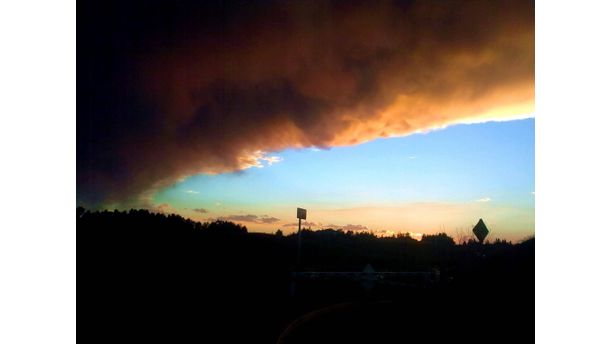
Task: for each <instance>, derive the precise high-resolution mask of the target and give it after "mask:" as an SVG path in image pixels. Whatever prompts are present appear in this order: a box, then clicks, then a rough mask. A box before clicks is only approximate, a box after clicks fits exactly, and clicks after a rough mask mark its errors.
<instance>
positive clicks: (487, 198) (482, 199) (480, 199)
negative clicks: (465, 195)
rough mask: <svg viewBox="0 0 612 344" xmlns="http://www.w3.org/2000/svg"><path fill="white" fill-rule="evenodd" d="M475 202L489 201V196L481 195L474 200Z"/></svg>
mask: <svg viewBox="0 0 612 344" xmlns="http://www.w3.org/2000/svg"><path fill="white" fill-rule="evenodd" d="M476 202H491V198H490V197H483V198H479V199H477V200H476Z"/></svg>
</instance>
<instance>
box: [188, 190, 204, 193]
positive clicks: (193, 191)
mask: <svg viewBox="0 0 612 344" xmlns="http://www.w3.org/2000/svg"><path fill="white" fill-rule="evenodd" d="M185 193H188V194H199V193H200V192H199V191H195V190H185Z"/></svg>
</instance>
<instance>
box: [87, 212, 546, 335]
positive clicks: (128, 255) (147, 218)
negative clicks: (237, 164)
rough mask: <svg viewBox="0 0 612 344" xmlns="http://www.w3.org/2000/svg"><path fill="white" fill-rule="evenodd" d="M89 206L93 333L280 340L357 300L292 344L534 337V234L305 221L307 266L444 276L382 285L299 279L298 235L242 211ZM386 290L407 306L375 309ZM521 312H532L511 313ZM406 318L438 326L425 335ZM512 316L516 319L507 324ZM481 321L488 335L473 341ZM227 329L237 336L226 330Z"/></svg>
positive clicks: (89, 313)
mask: <svg viewBox="0 0 612 344" xmlns="http://www.w3.org/2000/svg"><path fill="white" fill-rule="evenodd" d="M76 215H77V216H76V221H77V240H78V269H79V274H78V286H79V292H78V295H79V302H78V303H77V305H78V314H79V315H80V316H81V319H82V320H80V321H79V323H80V327H81V329H83V330H85V331H83V332H82V333H86V334H85V335H83V336H82V337H86V338H82V339H83V340H84V341H86V342H94V343H97V342H100V343H103V342H109V341H115V339H116V338H117V337H118V336H120V338H121V341H128V342H129V341H138V342H141V341H145V340H156V341H157V340H168V341H171V342H186V341H187V342H194V341H199V340H202V341H206V340H208V341H209V342H224V343H225V342H228V343H229V342H245V343H274V342H275V341H276V340H277V338H278V337H279V336H280V334H281V333H282V332H283V331H285V330H286V328H287V326H288V325H289V324H290V323H291V322H292V321H294V320H295V319H296V318H299V317H300V316H302V315H303V314H305V313H308V312H312V311H315V310H317V309H321V308H325V307H326V306H329V305H332V304H338V303H343V302H349V303H351V304H360V305H361V304H364V302H366V303H367V305H368V306H367V307H366V308H360V309H352V310H350V311H347V310H344V311H340V314H343V315H342V316H339V317H337V318H333V317H332V318H330V319H333V320H329V321H331V322H332V323H333V324H334V325H333V328H331V329H330V328H328V327H326V326H330V325H329V321H327V322H325V321H323V322H321V324H323V325H321V324H319V323H317V322H312V321H311V322H306V323H309V324H318V325H301V328H300V329H298V330H294V331H293V334H289V335H287V334H286V333H285V335H284V336H283V338H284V342H313V341H315V342H321V338H322V337H324V338H326V340H330V341H331V340H332V339H333V340H340V341H345V340H349V339H350V336H349V337H347V331H348V332H350V331H352V330H351V329H355V328H361V329H368V328H369V329H371V331H366V332H367V333H360V332H356V333H355V334H354V338H353V339H362V340H363V339H365V338H369V337H368V336H374V337H372V340H378V341H379V342H384V341H381V340H382V339H383V338H388V339H390V340H396V339H398V338H400V339H406V340H409V339H427V340H429V341H432V340H433V342H435V335H426V334H427V333H428V332H427V331H425V330H427V329H429V327H428V326H433V325H431V324H434V323H437V324H438V325H439V326H444V327H445V328H447V329H448V330H452V331H454V332H456V334H455V335H456V336H464V338H466V339H470V340H472V341H473V342H474V341H476V342H479V341H480V340H484V339H487V340H492V339H494V338H492V337H490V336H493V335H495V333H496V332H497V331H498V330H499V331H506V332H508V331H509V332H508V333H506V335H505V337H506V338H511V339H512V338H513V339H516V340H521V341H525V339H527V340H528V341H529V340H532V339H531V338H532V333H533V321H532V319H533V307H534V303H533V288H534V245H535V239H533V238H532V239H529V240H525V241H523V242H521V243H518V244H512V243H510V242H506V241H500V240H497V241H495V242H493V243H489V244H484V245H481V244H479V243H477V242H475V241H473V240H472V241H469V242H468V243H465V244H461V245H457V244H455V242H454V241H453V239H452V238H451V237H449V236H448V235H446V234H445V233H440V234H436V235H424V236H423V238H422V240H421V241H417V240H415V239H413V238H411V237H410V236H408V235H396V236H394V237H377V236H375V235H374V234H372V233H368V232H344V231H340V230H334V229H325V230H318V231H310V230H304V231H303V232H302V238H301V240H302V254H301V265H300V267H299V270H305V271H361V270H363V268H364V266H366V265H367V264H370V265H371V266H372V267H373V268H374V269H375V270H376V271H425V272H431V271H435V272H436V273H437V274H439V280H438V282H437V283H436V284H435V285H425V286H424V285H407V284H402V283H400V284H398V285H396V286H394V285H393V284H391V286H388V285H384V284H383V283H380V284H377V285H376V286H375V287H374V288H373V289H372V290H364V288H362V287H361V285H360V284H359V281H352V280H333V279H332V280H331V281H320V282H319V281H316V280H315V281H309V282H305V283H302V282H300V281H298V283H297V288H294V289H292V285H293V282H294V281H295V279H294V275H293V272H294V271H296V269H297V266H296V259H297V251H296V248H297V236H296V235H295V233H293V234H290V235H286V236H285V235H282V233H276V234H265V233H249V232H248V230H247V228H246V227H245V226H242V225H240V224H236V223H232V222H228V221H214V222H204V223H202V222H196V221H192V220H190V219H186V218H183V217H181V216H178V215H174V214H173V215H166V214H160V213H153V212H150V211H148V210H129V211H88V210H86V209H84V208H81V207H79V208H77V214H76ZM294 286H295V285H294ZM381 300H386V301H390V300H391V301H392V302H391V303H388V304H387V303H385V305H393V306H392V307H391V308H389V307H390V306H385V307H386V308H384V307H383V308H375V309H372V306H371V305H372V304H374V305H378V303H376V302H378V301H381ZM374 301H376V302H374ZM386 301H385V302H386ZM373 302H374V303H373ZM376 307H378V306H376ZM364 309H367V311H364ZM342 312H344V313H342ZM347 312H348V313H347ZM364 312H365V313H364ZM517 312H518V313H519V317H515V316H511V314H514V313H517ZM482 314H484V315H485V316H483V315H482ZM374 315H376V316H374ZM426 320H430V321H431V323H430V322H428V321H426ZM404 322H411V323H412V324H413V325H415V324H419V326H420V327H421V330H422V331H425V332H421V333H420V334H417V333H415V331H414V329H409V328H407V327H406V326H407V324H405V323H404ZM504 322H507V323H508V324H510V323H511V324H512V326H511V329H510V328H504V327H503V326H502V327H500V324H503V323H504ZM362 323H363V324H362ZM359 324H361V325H359ZM309 326H310V327H309ZM291 328H293V327H291ZM343 328H345V330H344V331H340V330H339V329H343ZM431 328H433V327H431ZM470 328H477V330H474V331H477V333H480V336H475V337H472V336H471V332H470ZM306 329H307V330H306ZM336 332H337V333H336ZM296 333H297V334H299V335H296ZM334 333H336V335H338V336H340V337H337V338H336V337H334ZM351 333H352V332H351ZM484 334H488V335H484ZM217 336H222V337H221V338H223V339H222V340H212V338H217ZM465 336H467V337H465Z"/></svg>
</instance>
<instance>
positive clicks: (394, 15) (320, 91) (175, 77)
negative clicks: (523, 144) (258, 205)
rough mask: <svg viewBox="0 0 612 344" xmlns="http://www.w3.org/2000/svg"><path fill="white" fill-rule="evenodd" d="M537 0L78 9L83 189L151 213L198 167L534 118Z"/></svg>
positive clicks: (101, 201) (246, 163) (205, 169)
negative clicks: (165, 191)
mask: <svg viewBox="0 0 612 344" xmlns="http://www.w3.org/2000/svg"><path fill="white" fill-rule="evenodd" d="M533 12H534V4H533V2H532V1H512V2H506V1H503V2H502V1H444V2H442V1H423V2H421V1H409V2H401V1H382V2H378V1H376V2H332V1H292V2H276V1H273V2H238V1H236V2H222V3H216V2H202V3H199V2H198V3H196V2H194V3H191V2H168V3H164V2H155V1H153V2H150V1H148V2H127V3H124V2H118V3H108V2H100V3H87V4H83V5H80V6H79V17H78V23H79V27H78V29H77V33H78V37H77V39H78V43H77V47H78V52H77V61H78V64H77V68H78V69H77V75H78V80H77V87H78V90H77V98H78V102H77V114H78V115H77V116H78V118H77V126H78V127H77V160H78V161H77V168H78V170H77V190H78V195H77V196H78V201H79V202H80V203H84V204H88V205H98V206H100V205H102V206H110V205H120V206H124V207H125V206H130V205H140V206H141V205H146V203H147V202H148V201H149V200H150V199H151V196H152V194H153V193H154V192H155V190H158V189H159V188H162V187H164V186H168V185H170V184H172V183H174V182H176V181H177V180H180V179H181V178H184V177H186V176H189V175H192V174H196V173H221V172H229V171H237V170H241V169H244V168H248V167H250V166H257V165H260V164H261V163H260V161H261V160H262V159H263V158H265V157H266V153H267V152H274V151H278V150H282V149H285V148H289V147H297V148H299V147H311V146H316V147H333V146H341V145H351V144H357V143H361V142H365V141H368V140H372V139H375V138H378V137H387V136H393V135H407V134H410V133H413V132H418V131H424V130H428V129H431V128H435V127H441V126H445V125H449V124H452V123H461V122H474V121H485V120H490V119H505V118H509V117H513V116H516V115H524V114H525V113H530V112H532V111H533V89H534V85H533V81H534V16H533Z"/></svg>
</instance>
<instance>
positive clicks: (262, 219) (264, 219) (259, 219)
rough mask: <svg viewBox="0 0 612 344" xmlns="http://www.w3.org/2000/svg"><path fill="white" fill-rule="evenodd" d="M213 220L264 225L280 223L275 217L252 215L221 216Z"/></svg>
mask: <svg viewBox="0 0 612 344" xmlns="http://www.w3.org/2000/svg"><path fill="white" fill-rule="evenodd" d="M215 220H223V221H235V222H250V223H265V224H270V223H277V222H279V221H280V219H279V218H276V217H272V216H268V215H263V216H258V215H254V214H248V215H228V216H221V217H218V218H216V219H215Z"/></svg>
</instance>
